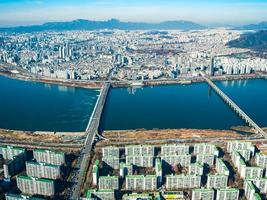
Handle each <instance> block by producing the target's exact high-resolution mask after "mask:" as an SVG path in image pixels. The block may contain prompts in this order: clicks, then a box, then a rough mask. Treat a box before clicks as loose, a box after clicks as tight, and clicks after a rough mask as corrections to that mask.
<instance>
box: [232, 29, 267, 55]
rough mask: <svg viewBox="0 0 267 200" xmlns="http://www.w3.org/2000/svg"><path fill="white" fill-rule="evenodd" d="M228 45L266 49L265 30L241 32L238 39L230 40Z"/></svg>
mask: <svg viewBox="0 0 267 200" xmlns="http://www.w3.org/2000/svg"><path fill="white" fill-rule="evenodd" d="M228 45H229V46H230V47H236V48H248V49H253V50H256V51H266V50H267V30H263V31H258V32H256V33H246V34H243V35H241V37H240V38H239V39H236V40H232V41H230V42H229V43H228Z"/></svg>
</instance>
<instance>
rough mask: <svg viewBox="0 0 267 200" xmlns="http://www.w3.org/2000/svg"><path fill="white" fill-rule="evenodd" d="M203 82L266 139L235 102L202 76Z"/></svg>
mask: <svg viewBox="0 0 267 200" xmlns="http://www.w3.org/2000/svg"><path fill="white" fill-rule="evenodd" d="M203 78H204V79H205V81H206V82H207V83H208V84H209V85H210V86H211V88H212V89H213V90H214V91H215V92H216V93H217V94H218V95H219V96H220V97H221V98H222V99H223V100H224V101H225V102H226V103H227V104H228V105H229V106H230V107H231V108H232V109H233V110H234V111H235V112H236V113H237V114H238V115H239V116H240V117H241V118H242V119H243V120H244V121H245V122H246V123H247V124H248V125H249V126H251V127H252V128H254V129H255V130H256V132H257V133H258V134H260V136H262V137H264V138H265V139H267V134H266V133H265V132H264V131H263V130H262V129H261V128H260V127H259V126H258V125H257V124H256V122H254V121H253V120H252V119H251V118H250V117H249V116H248V115H247V114H246V113H245V112H244V111H243V110H242V109H241V108H240V107H239V106H238V105H237V104H236V103H235V102H233V101H232V100H231V99H230V98H229V97H228V96H227V95H226V94H225V93H224V92H223V91H222V90H220V89H219V88H218V87H217V86H216V85H215V84H214V83H213V82H212V81H211V80H210V79H209V78H207V77H205V76H204V75H203Z"/></svg>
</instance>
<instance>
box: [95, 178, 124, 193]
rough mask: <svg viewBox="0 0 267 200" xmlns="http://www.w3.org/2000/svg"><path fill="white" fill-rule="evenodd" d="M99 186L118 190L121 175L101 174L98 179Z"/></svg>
mask: <svg viewBox="0 0 267 200" xmlns="http://www.w3.org/2000/svg"><path fill="white" fill-rule="evenodd" d="M98 188H99V189H100V190H118V189H119V177H118V176H100V177H99V179H98Z"/></svg>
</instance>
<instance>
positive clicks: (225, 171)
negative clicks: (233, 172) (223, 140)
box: [216, 158, 230, 176]
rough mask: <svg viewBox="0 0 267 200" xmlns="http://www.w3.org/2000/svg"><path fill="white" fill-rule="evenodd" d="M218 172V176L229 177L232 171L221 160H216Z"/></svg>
mask: <svg viewBox="0 0 267 200" xmlns="http://www.w3.org/2000/svg"><path fill="white" fill-rule="evenodd" d="M216 171H217V173H218V174H223V175H226V176H229V174H230V171H229V169H228V168H227V166H226V165H225V163H224V161H223V160H222V159H221V158H217V160H216Z"/></svg>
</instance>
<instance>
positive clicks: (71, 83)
mask: <svg viewBox="0 0 267 200" xmlns="http://www.w3.org/2000/svg"><path fill="white" fill-rule="evenodd" d="M0 68H1V66H0ZM0 75H2V76H6V77H9V78H13V79H18V80H24V81H33V82H41V83H47V84H55V85H62V86H67V87H81V88H88V89H99V88H101V87H102V86H103V83H105V82H106V80H99V81H95V80H94V81H93V80H63V79H55V78H48V77H42V76H35V75H34V74H30V73H28V72H27V73H26V72H23V71H18V73H12V72H11V71H7V70H5V71H0ZM210 78H211V80H213V81H230V80H246V79H258V78H266V76H265V75H263V74H261V73H255V74H244V75H224V76H213V77H210ZM204 81H205V80H204V79H203V78H202V77H199V76H195V77H179V78H177V79H168V78H166V79H158V80H144V81H135V82H137V83H140V84H138V86H157V85H172V84H191V83H199V82H204ZM109 82H111V84H112V87H134V85H132V83H133V81H129V80H123V81H119V80H112V81H109Z"/></svg>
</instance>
